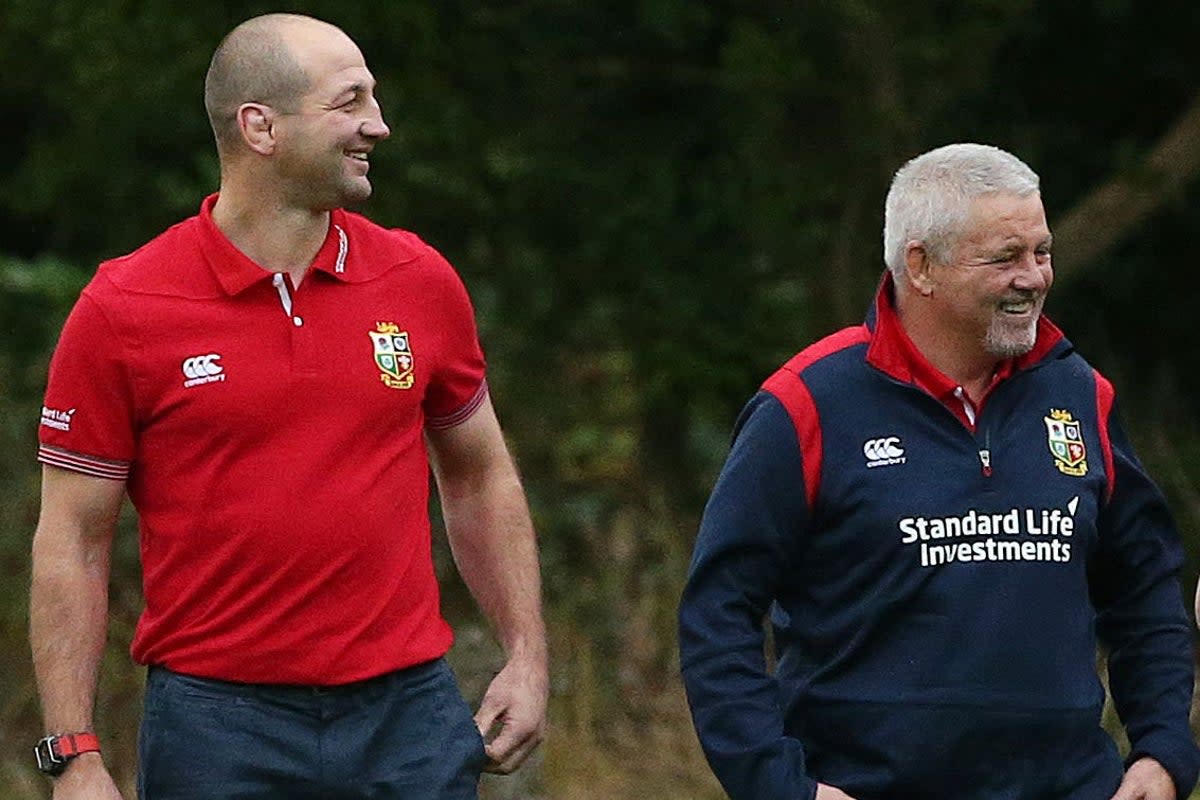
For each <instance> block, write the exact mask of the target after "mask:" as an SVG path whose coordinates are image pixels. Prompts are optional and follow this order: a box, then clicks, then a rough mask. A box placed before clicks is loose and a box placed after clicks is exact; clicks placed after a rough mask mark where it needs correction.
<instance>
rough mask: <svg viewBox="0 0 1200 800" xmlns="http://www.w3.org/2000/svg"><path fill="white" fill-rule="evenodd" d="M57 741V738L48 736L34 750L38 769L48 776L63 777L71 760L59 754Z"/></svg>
mask: <svg viewBox="0 0 1200 800" xmlns="http://www.w3.org/2000/svg"><path fill="white" fill-rule="evenodd" d="M57 741H58V737H57V736H47V737H46V738H44V739H42V740H41V741H39V742H38V743H37V745H36V746H35V747H34V748H33V755H34V758H36V759H37V768H38V769H39V770H40V771H41V772H43V773H45V774H46V775H61V774H62V772H63V770H65V769H66V768H67V762H68V761H69V760H70V759H67V758H63V757H62V756H61V755H59V754H58V748H57V747H55V745H56V744H57Z"/></svg>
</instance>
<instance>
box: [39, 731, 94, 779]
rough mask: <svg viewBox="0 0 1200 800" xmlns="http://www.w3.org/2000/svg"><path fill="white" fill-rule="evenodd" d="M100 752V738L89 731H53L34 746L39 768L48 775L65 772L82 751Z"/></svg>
mask: <svg viewBox="0 0 1200 800" xmlns="http://www.w3.org/2000/svg"><path fill="white" fill-rule="evenodd" d="M98 752H100V739H99V737H97V736H96V734H94V733H91V732H89V731H80V732H79V733H52V734H50V735H49V736H47V737H45V738H43V739H41V740H39V741H38V743H37V745H36V746H35V747H34V748H33V755H34V757H35V758H36V759H37V768H38V769H39V770H41V771H42V772H43V773H45V774H46V775H50V776H56V775H61V774H63V771H64V770H65V769H66V768H67V765H68V764H70V763H71V759H73V758H75V757H76V756H78V755H80V754H81V753H98Z"/></svg>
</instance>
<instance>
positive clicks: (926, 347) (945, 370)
mask: <svg viewBox="0 0 1200 800" xmlns="http://www.w3.org/2000/svg"><path fill="white" fill-rule="evenodd" d="M896 312H897V314H898V315H899V317H900V324H901V325H902V326H903V327H904V331H905V333H907V334H908V338H910V339H912V343H913V344H914V345H916V348H917V350H919V351H920V352H921V355H923V356H925V358H926V359H928V360H929V363H930V364H933V366H935V367H937V368H938V370H939V371H941V372H942V374H944V375H946V376H947V377H948V378H950V379H951V380H952V381H954V382H955V383H957V384H958V385H959V386H961V387H963V389H964V390H965V391H966V393H967V395H968V396H970V398H971V399H972V400H974V401H979V400H980V399H981V398H982V397H983V395H984V394H985V393H986V392H987V388H988V386H990V385H991V383H992V376H993V375H995V373H996V367H997V366H998V365H999V364H1000V361H1001V359H1000V358H998V357H997V356H994V355H992V354H991V353H988V352H987V351H985V350H984V349H983V344H982V342H978V341H969V342H968V341H962V340H960V339H959V338H957V337H954V336H950V335H947V332H946V328H945V325H944V324H940V323H939V322H938V321H937V320H934V319H931V318H930V315H928V314H925V313H922V312H923V309H921V308H919V307H918V308H913V307H911V306H910V304H908V303H904V302H901V301H900V298H899V297H897V304H896Z"/></svg>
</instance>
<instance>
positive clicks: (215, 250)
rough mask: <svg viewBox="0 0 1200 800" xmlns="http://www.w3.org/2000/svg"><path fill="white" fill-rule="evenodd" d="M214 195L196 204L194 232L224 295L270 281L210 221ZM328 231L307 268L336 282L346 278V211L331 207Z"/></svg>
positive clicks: (269, 275) (266, 272) (257, 266)
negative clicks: (198, 209)
mask: <svg viewBox="0 0 1200 800" xmlns="http://www.w3.org/2000/svg"><path fill="white" fill-rule="evenodd" d="M216 202H217V195H216V194H215V193H214V194H211V195H209V196H208V197H206V198H204V202H202V203H201V204H200V213H199V215H198V216H197V219H198V222H199V224H198V226H197V233H198V238H199V241H200V250H201V252H203V253H204V256H205V258H206V259H207V260H208V263H209V266H210V267H211V268H212V270H213V273H214V274H215V275H216V276H217V280H218V281H219V282H220V284H221V287H222V288H223V289H224V290H225V292H226V293H227V294H231V295H233V294H237V293H239V292H241V291H243V290H245V289H247V288H249V287H250V286H252V285H254V284H255V283H257V282H259V281H264V280H270V279H271V275H272V273H271V272H270V271H269V270H267V269H265V268H264V267H261V266H259V264H258V263H257V262H255V261H254V260H253V259H251V258H250V257H249V256H247V255H246V254H245V253H243V252H242V251H241V250H239V249H237V247H236V246H235V245H234V244H233V242H231V241H229V238H228V237H226V236H225V234H224V232H222V231H221V229H220V228H218V227H217V223H215V222H214V221H213V218H212V209H213V205H214V204H215V203H216ZM329 221H330V225H329V231H328V233H327V234H326V235H325V241H324V242H322V243H321V248H320V249H319V250H318V251H317V255H316V257H315V258H314V259H313V262H312V264H311V265H310V266H309V271H310V272H311V271H313V270H316V271H317V272H324V273H326V274H327V275H330V276H332V277H333V278H336V279H337V280H340V281H348V280H349V278H348V277H347V272H346V263H347V260H348V259H349V257H350V237H349V236H348V235H347V233H346V227H347V224H346V212H344V211H343V210H342V209H340V208H339V209H334V210H333V211H331V212H330V214H329Z"/></svg>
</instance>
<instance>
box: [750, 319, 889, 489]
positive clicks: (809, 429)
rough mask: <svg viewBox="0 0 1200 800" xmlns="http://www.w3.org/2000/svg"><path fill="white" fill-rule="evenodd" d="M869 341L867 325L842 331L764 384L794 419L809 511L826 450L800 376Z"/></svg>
mask: <svg viewBox="0 0 1200 800" xmlns="http://www.w3.org/2000/svg"><path fill="white" fill-rule="evenodd" d="M870 340H871V331H870V330H869V329H868V328H867V326H866V325H857V326H854V327H852V328H843V329H842V330H840V331H838V332H837V333H834V334H831V335H829V336H826V337H825V338H824V339H821V340H820V341H818V342H814V343H813V344H812V345H810V346H809V347H806V348H805V349H803V350H801V351H800V352H799V353H797V354H796V355H794V356H792V358H791V359H790V360H789V361H788V362H787V363H786V364H784V365H783V366H782V367H780V368H779V369H778V370H777V371H776V372H775V374H774V375H772V376H771V377H769V378H767V380H766V381H765V382H764V383H763V385H762V388H763V390H764V391H767V392H770V393H771V394H772V395H774V397H775V398H776V399H777V400H779V402H780V403H782V404H783V407H784V408H785V409H786V410H787V412H788V416H789V417H791V419H792V427H793V428H794V429H795V431H796V442H797V444H798V445H799V447H800V460H801V464H802V468H803V470H804V494H805V498H806V499H807V500H808V507H809V508H813V507H814V506H815V505H816V502H817V494H818V493H819V492H820V489H821V461H822V458H823V454H824V452H825V451H824V447H823V446H822V441H821V418H820V414H819V413H818V412H817V404H816V402H815V401H814V400H813V396H812V392H810V391H809V389H808V386H807V385H805V383H804V379H803V378H801V377H800V373H801V372H803V371H804V370H805V369H807V368H808V367H810V366H812V365H813V364H815V363H816V362H818V361H820V360H821V359H823V358H826V357H828V356H831V355H833V354H834V353H837V352H839V351H841V350H845V349H846V348H847V347H853V346H855V345H857V344H863V343H865V342H868V341H870Z"/></svg>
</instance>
